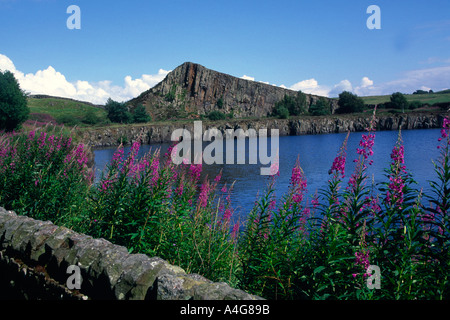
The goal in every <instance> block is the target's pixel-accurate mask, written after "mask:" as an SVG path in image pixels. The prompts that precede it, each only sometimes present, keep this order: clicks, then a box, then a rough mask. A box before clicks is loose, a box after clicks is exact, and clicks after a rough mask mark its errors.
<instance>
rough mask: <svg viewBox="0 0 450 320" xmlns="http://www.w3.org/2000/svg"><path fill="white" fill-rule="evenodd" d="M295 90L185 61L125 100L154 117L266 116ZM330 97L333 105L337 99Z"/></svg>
mask: <svg viewBox="0 0 450 320" xmlns="http://www.w3.org/2000/svg"><path fill="white" fill-rule="evenodd" d="M297 94H298V92H297V91H293V90H288V89H284V88H281V87H277V86H273V85H268V84H265V83H261V82H256V81H250V80H244V79H241V78H237V77H234V76H231V75H228V74H225V73H221V72H217V71H214V70H210V69H207V68H205V67H204V66H202V65H199V64H196V63H192V62H186V63H184V64H182V65H181V66H179V67H177V68H175V69H174V70H173V71H172V72H170V73H169V74H168V75H167V76H166V78H165V79H164V80H163V81H161V82H160V83H158V84H157V85H156V86H154V87H153V88H151V89H149V90H147V91H145V92H143V93H142V94H141V95H139V96H138V97H136V98H134V99H132V100H130V101H129V102H128V104H129V105H131V106H134V107H135V106H137V105H138V104H142V105H144V106H145V107H146V109H147V111H148V112H149V113H150V115H151V116H152V119H155V120H158V119H159V120H161V119H170V118H196V117H198V116H199V115H206V114H208V113H209V112H211V111H220V112H222V113H224V114H233V117H234V118H246V117H267V116H268V115H269V114H270V113H271V112H272V109H273V107H274V105H275V103H276V102H278V101H280V100H282V99H283V98H284V96H285V95H288V96H296V95H297ZM306 97H307V106H308V107H309V106H310V105H312V104H315V102H316V101H317V100H318V99H319V97H318V96H314V95H309V94H307V95H306ZM327 99H328V98H327ZM329 101H330V102H331V105H332V108H333V109H335V108H336V107H337V101H336V100H335V99H329Z"/></svg>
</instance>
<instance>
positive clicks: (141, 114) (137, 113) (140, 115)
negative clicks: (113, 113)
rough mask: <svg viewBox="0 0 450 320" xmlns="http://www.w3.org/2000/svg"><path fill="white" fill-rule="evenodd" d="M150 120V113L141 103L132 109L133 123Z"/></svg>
mask: <svg viewBox="0 0 450 320" xmlns="http://www.w3.org/2000/svg"><path fill="white" fill-rule="evenodd" d="M150 120H151V118H150V115H149V114H148V113H147V111H146V110H145V107H144V106H143V105H142V104H139V105H138V106H137V107H136V109H135V110H134V114H133V122H134V123H143V122H149V121H150Z"/></svg>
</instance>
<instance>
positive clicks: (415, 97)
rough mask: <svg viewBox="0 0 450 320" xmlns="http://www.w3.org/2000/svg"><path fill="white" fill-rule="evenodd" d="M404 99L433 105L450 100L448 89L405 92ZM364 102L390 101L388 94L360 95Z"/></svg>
mask: <svg viewBox="0 0 450 320" xmlns="http://www.w3.org/2000/svg"><path fill="white" fill-rule="evenodd" d="M405 97H406V99H407V100H408V101H409V102H412V101H420V102H421V103H423V104H428V105H430V106H431V105H434V104H439V103H448V102H450V90H444V91H439V92H434V93H426V94H405ZM361 98H362V99H363V100H364V103H365V104H371V105H374V104H381V103H385V102H388V101H390V95H384V96H367V97H361Z"/></svg>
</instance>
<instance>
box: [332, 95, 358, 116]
mask: <svg viewBox="0 0 450 320" xmlns="http://www.w3.org/2000/svg"><path fill="white" fill-rule="evenodd" d="M338 105H339V108H338V109H337V110H336V112H337V113H353V112H362V111H363V110H364V100H363V99H362V98H360V97H358V96H357V95H356V94H354V93H351V92H348V91H344V92H342V93H340V94H339V102H338Z"/></svg>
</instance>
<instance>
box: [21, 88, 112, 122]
mask: <svg viewBox="0 0 450 320" xmlns="http://www.w3.org/2000/svg"><path fill="white" fill-rule="evenodd" d="M28 107H29V108H30V117H29V120H28V121H27V123H28V124H33V123H35V122H37V123H40V124H43V123H47V122H51V123H54V124H66V125H69V126H73V125H78V126H86V125H93V124H102V123H104V124H106V123H107V122H108V121H107V118H106V111H105V110H104V107H103V106H101V105H95V104H92V103H90V102H86V101H78V100H74V99H69V98H62V97H53V96H48V95H29V96H28Z"/></svg>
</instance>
